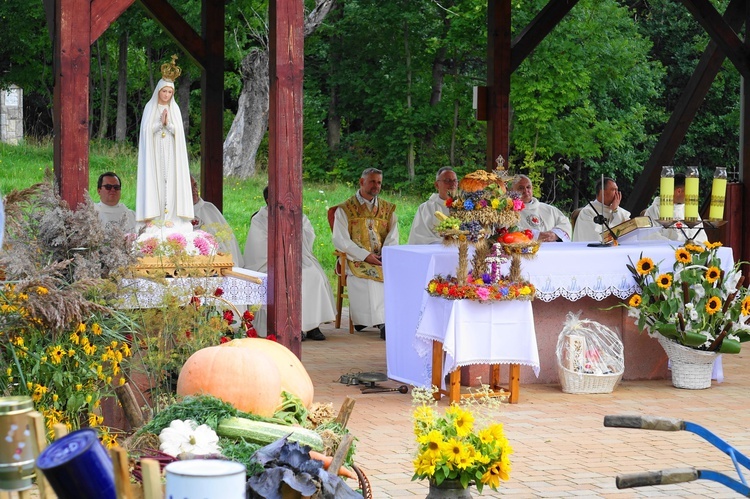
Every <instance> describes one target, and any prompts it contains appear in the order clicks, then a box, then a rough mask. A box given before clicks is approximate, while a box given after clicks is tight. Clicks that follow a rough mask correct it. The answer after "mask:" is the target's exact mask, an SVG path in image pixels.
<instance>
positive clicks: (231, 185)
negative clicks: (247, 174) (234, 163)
mask: <svg viewBox="0 0 750 499" xmlns="http://www.w3.org/2000/svg"><path fill="white" fill-rule="evenodd" d="M52 158H53V151H52V143H51V142H49V143H43V144H22V145H17V146H12V145H8V144H0V171H2V176H0V193H3V194H7V193H8V192H9V191H10V190H12V189H24V188H26V187H29V186H31V185H33V184H35V183H37V182H40V181H42V180H43V179H44V172H45V170H47V169H49V170H50V171H51V170H52V167H53V166H52V161H53V160H52ZM136 170H137V151H136V149H135V148H133V147H131V146H120V145H114V144H106V145H100V144H96V143H92V145H91V153H90V157H89V192H90V193H91V194H92V197H93V198H94V201H99V199H98V196H97V194H96V180H97V178H98V177H99V175H100V174H101V173H103V172H105V171H114V172H115V173H117V175H118V176H119V177H120V179H121V180H122V184H123V190H122V202H123V203H124V204H125V205H126V206H128V207H130V208H133V209H134V208H135V185H136ZM190 171H191V172H192V173H193V174H195V175H196V177H198V173H199V171H200V165H199V164H198V163H197V162H194V163H191V166H190ZM267 182H268V177H267V175H266V172H261V173H260V174H258V175H256V176H255V177H252V178H248V179H246V180H239V179H236V178H225V179H224V217H225V218H226V219H227V222H229V225H230V226H231V227H232V230H233V231H234V234H235V237H237V241H238V242H239V245H240V248H244V246H245V240H246V239H247V231H248V228H249V227H250V217H251V215H252V214H253V213H255V212H256V211H257V210H258V209H259V208H260V207H261V206H263V205H264V204H265V203H264V201H263V188H264V187H265V185H266V184H267ZM383 183H384V189H383V192H382V196H383V199H386V200H388V201H391V202H393V203H396V206H397V210H396V214H397V215H398V226H399V239H400V242H401V244H406V241H407V239H408V237H409V229H410V227H411V221H412V219H413V218H414V214H415V213H416V211H417V207H418V206H419V204H420V203H421V202H422V201H424V200H423V199H421V198H418V197H416V196H412V195H403V194H400V193H397V192H393V191H389V190H388V178H387V177H386V178H385V179H384V182H383ZM302 188H303V193H302V203H303V211H304V213H305V214H306V215H307V216H308V218H309V219H310V222H311V223H312V225H313V227H314V228H315V234H316V235H317V237H316V240H315V245H314V253H315V256H316V257H317V258H318V260H320V263H321V265H323V268H324V269H326V271H327V272H328V275H329V278H330V280H331V282H332V283H333V282H334V275H333V268H334V265H335V258H334V256H333V244H332V242H331V230H330V229H329V227H328V218H327V213H328V208H329V207H330V206H334V205H336V204H339V203H341V202H342V201H344V200H346V199H347V198H348V197H350V196H351V195H352V194H354V192H355V190H356V189H357V188H358V179H352V180H351V182H347V183H344V184H341V183H320V182H312V181H307V180H304V181H303V185H302Z"/></svg>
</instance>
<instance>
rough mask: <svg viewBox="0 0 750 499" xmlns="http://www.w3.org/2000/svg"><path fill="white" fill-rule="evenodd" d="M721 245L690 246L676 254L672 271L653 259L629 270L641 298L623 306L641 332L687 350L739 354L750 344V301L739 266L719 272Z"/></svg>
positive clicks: (636, 296) (691, 244)
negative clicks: (744, 345) (748, 342)
mask: <svg viewBox="0 0 750 499" xmlns="http://www.w3.org/2000/svg"><path fill="white" fill-rule="evenodd" d="M720 246H721V243H718V242H717V243H708V242H707V243H705V244H704V245H700V244H696V243H692V242H689V243H687V244H685V245H684V246H681V247H679V248H677V249H676V250H675V263H674V264H673V266H672V270H671V271H663V270H661V269H660V268H659V265H658V264H655V263H654V262H653V261H652V260H651V259H650V258H648V257H644V256H643V255H642V254H641V258H640V259H639V260H638V262H637V263H636V264H635V265H633V264H632V263H633V262H632V261H631V262H630V263H631V264H630V265H628V269H629V270H630V272H631V274H632V275H633V278H634V279H635V281H636V283H637V284H638V286H639V287H640V288H641V292H640V293H638V294H634V295H633V296H632V297H631V298H630V299H629V300H628V302H627V304H626V305H625V306H626V307H627V308H628V309H629V312H628V314H629V315H630V316H632V317H634V318H635V320H636V323H637V324H638V327H639V328H641V329H643V330H647V331H649V333H650V334H652V335H653V334H655V333H659V334H661V335H663V336H664V337H666V338H669V339H671V340H673V341H675V342H677V343H679V344H681V345H684V346H686V347H690V348H695V349H699V350H708V351H719V352H722V353H738V352H739V351H740V343H742V342H745V341H748V340H750V326H748V325H747V320H748V317H750V295H749V294H748V290H747V288H745V287H742V280H743V278H742V275H741V272H740V269H739V264H737V265H735V266H734V268H733V269H732V270H730V271H728V272H726V273H724V272H723V271H722V270H721V261H720V259H719V257H718V256H717V249H718V248H719V247H720Z"/></svg>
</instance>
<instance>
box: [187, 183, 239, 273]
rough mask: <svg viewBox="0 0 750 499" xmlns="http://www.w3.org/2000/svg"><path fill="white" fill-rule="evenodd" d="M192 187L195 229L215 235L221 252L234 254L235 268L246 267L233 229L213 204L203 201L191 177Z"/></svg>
mask: <svg viewBox="0 0 750 499" xmlns="http://www.w3.org/2000/svg"><path fill="white" fill-rule="evenodd" d="M190 186H191V188H192V192H193V212H194V215H195V218H194V219H193V228H194V229H200V230H204V231H206V232H208V233H209V234H213V236H214V237H215V238H216V242H218V243H219V251H220V252H222V253H225V254H227V253H231V254H232V263H233V264H234V266H235V267H244V265H243V262H242V252H241V251H240V245H239V244H238V243H237V238H236V237H234V232H232V228H231V227H230V226H229V224H228V223H227V220H226V219H225V218H224V215H222V214H221V212H220V211H219V209H218V208H217V207H216V205H214V204H213V203H210V202H208V201H205V200H203V198H201V197H200V194H199V193H198V182H197V181H196V180H195V178H194V177H193V176H192V175H191V176H190Z"/></svg>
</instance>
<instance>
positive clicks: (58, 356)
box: [49, 345, 65, 364]
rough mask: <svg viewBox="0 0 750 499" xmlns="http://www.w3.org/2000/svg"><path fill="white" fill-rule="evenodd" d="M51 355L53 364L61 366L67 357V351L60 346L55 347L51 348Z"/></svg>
mask: <svg viewBox="0 0 750 499" xmlns="http://www.w3.org/2000/svg"><path fill="white" fill-rule="evenodd" d="M49 354H50V357H52V363H53V364H60V363H61V362H62V359H63V357H64V356H65V350H63V348H62V347H61V346H60V345H55V346H53V347H50V348H49Z"/></svg>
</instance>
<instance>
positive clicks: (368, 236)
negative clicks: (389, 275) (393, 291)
mask: <svg viewBox="0 0 750 499" xmlns="http://www.w3.org/2000/svg"><path fill="white" fill-rule="evenodd" d="M339 207H340V208H342V209H343V210H344V213H346V217H347V218H348V219H349V234H350V235H351V238H352V241H354V242H355V243H356V244H358V245H359V246H361V247H362V248H364V249H366V250H368V251H369V252H370V253H374V254H376V255H380V254H381V250H382V248H383V241H385V238H386V236H387V235H388V232H389V231H390V227H389V223H390V221H391V216H392V215H393V212H394V211H395V210H396V205H395V204H393V203H389V202H388V201H384V200H382V199H380V198H378V204H377V206H375V207H374V208H373V209H372V210H370V209H369V208H368V207H367V205H366V204H365V203H361V204H360V202H359V201H358V200H357V196H352V197H350V198H349V199H347V200H346V201H344V202H343V203H342V204H341V205H340V206H339ZM347 262H348V263H349V269H350V270H351V271H352V274H354V275H355V276H357V277H361V278H363V279H372V280H373V281H379V282H383V267H382V266H380V265H372V264H370V263H367V262H353V261H351V260H347Z"/></svg>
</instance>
